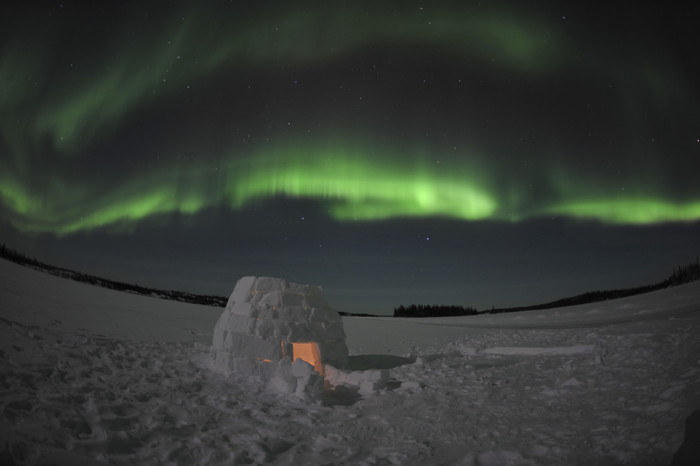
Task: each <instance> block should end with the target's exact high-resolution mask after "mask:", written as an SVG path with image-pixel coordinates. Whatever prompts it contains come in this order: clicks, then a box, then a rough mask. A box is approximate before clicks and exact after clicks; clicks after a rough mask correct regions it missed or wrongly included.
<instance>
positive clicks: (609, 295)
mask: <svg viewBox="0 0 700 466" xmlns="http://www.w3.org/2000/svg"><path fill="white" fill-rule="evenodd" d="M695 280H700V258H695V262H693V263H690V264H688V265H686V266H679V267H676V268H674V269H673V274H672V275H671V276H670V277H668V278H667V279H666V280H663V281H661V282H659V283H654V284H652V285H644V286H638V287H635V288H625V289H620V290H605V291H590V292H588V293H583V294H580V295H576V296H572V297H570V298H563V299H558V300H556V301H552V302H549V303H545V304H535V305H532V306H520V307H509V308H504V309H496V308H492V309H490V310H488V311H486V312H488V313H489V314H500V313H503V312H520V311H537V310H542V309H553V308H555V307H566V306H575V305H578V304H589V303H596V302H600V301H607V300H609V299H617V298H626V297H627V296H633V295H637V294H642V293H649V292H650V291H656V290H662V289H664V288H668V287H670V286H678V285H682V284H684V283H689V282H692V281H695Z"/></svg>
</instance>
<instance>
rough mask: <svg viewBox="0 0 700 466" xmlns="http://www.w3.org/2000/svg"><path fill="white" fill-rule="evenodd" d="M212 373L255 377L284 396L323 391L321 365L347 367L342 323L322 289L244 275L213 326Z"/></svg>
mask: <svg viewBox="0 0 700 466" xmlns="http://www.w3.org/2000/svg"><path fill="white" fill-rule="evenodd" d="M211 363H212V369H213V370H215V371H217V372H220V373H222V374H224V375H230V374H233V373H236V374H241V375H244V376H245V375H259V376H262V377H263V378H266V379H268V380H269V381H270V384H271V386H273V387H274V388H276V389H278V390H280V391H283V392H296V393H297V394H302V393H305V392H310V391H316V390H322V388H323V382H324V378H323V377H324V373H325V366H326V365H330V366H333V367H334V368H336V369H344V368H346V367H347V364H348V348H347V345H346V343H345V331H344V329H343V321H342V320H341V318H340V315H339V314H338V312H337V311H335V310H333V309H332V308H331V307H330V305H329V304H328V303H327V302H326V300H325V298H324V296H323V292H322V291H321V288H320V287H317V286H310V285H299V284H296V283H289V282H287V281H286V280H284V279H281V278H272V277H243V278H241V279H240V280H238V282H237V283H236V286H235V288H234V290H233V293H231V297H230V298H229V300H228V303H227V304H226V309H225V310H224V312H223V313H222V314H221V317H219V320H218V322H217V323H216V326H215V327H214V336H213V344H212V349H211Z"/></svg>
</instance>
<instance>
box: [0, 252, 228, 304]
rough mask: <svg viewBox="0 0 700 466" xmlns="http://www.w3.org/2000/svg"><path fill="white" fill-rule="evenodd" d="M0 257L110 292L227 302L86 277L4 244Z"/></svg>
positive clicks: (189, 301)
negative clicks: (109, 290) (106, 289)
mask: <svg viewBox="0 0 700 466" xmlns="http://www.w3.org/2000/svg"><path fill="white" fill-rule="evenodd" d="M0 257H4V258H5V259H7V260H10V261H12V262H15V263H17V264H20V265H24V266H28V267H32V268H34V269H37V270H42V271H44V272H48V273H50V274H51V275H56V276H57V277H62V278H68V279H70V280H75V281H77V282H81V283H88V284H90V285H97V286H101V287H102V288H109V289H111V290H117V291H126V292H127V293H134V294H139V295H143V296H152V297H154V298H161V299H168V300H171V301H181V302H184V303H192V304H203V305H205V306H215V307H225V306H226V303H227V301H228V298H225V297H223V296H208V295H198V294H193V293H187V292H185V291H174V290H158V289H154V288H147V287H145V286H140V285H135V284H131V283H124V282H119V281H116V280H109V279H107V278H100V277H96V276H94V275H88V274H86V273H83V272H77V271H75V270H70V269H64V268H62V267H56V266H55V265H50V264H46V263H44V262H41V261H38V260H37V259H34V258H33V257H28V256H25V255H24V254H22V253H20V252H18V251H16V250H14V249H12V248H8V247H7V246H5V244H3V245H2V247H0Z"/></svg>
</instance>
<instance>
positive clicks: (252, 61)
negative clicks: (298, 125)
mask: <svg viewBox="0 0 700 466" xmlns="http://www.w3.org/2000/svg"><path fill="white" fill-rule="evenodd" d="M309 5H311V4H309ZM323 5H324V6H319V4H313V6H314V8H301V7H300V6H299V5H298V4H295V5H294V7H293V8H290V7H289V6H287V7H286V8H284V9H280V10H279V11H273V12H271V11H270V9H269V8H260V10H256V11H255V12H253V13H255V14H257V15H258V16H256V17H253V18H252V19H250V15H243V16H245V18H247V19H246V20H243V19H241V20H236V21H233V22H232V21H231V19H230V17H226V16H224V15H219V14H218V13H217V12H215V11H210V10H207V9H206V7H202V6H200V5H196V6H186V7H180V8H179V9H177V8H176V9H175V10H176V11H174V12H171V13H170V14H169V16H168V18H167V20H163V21H161V22H159V23H157V27H152V24H151V23H148V22H146V21H145V20H143V19H138V18H144V17H145V16H144V15H142V14H138V13H139V12H134V14H131V15H128V16H129V18H131V19H130V21H127V22H126V23H125V24H121V25H119V26H118V27H116V29H112V30H109V31H108V32H105V33H104V36H100V34H99V31H96V30H90V31H87V32H85V33H83V34H84V35H80V33H77V34H78V37H77V38H76V37H73V38H72V39H71V40H72V42H70V41H69V42H70V43H69V45H72V46H74V47H75V48H76V49H80V45H81V44H82V43H83V42H84V41H89V40H95V41H98V42H100V47H97V48H96V51H93V52H91V55H89V56H87V57H83V56H80V54H77V55H78V57H79V58H78V60H77V61H76V62H75V63H73V58H72V57H71V56H70V53H69V52H66V51H64V49H63V48H61V49H60V50H59V49H58V48H57V46H53V45H52V44H54V43H55V44H62V40H63V39H65V38H64V37H63V36H64V35H65V30H63V29H58V28H55V27H54V26H52V24H50V23H46V24H44V23H41V21H42V20H41V19H40V18H37V17H35V16H33V15H32V16H29V17H27V18H25V19H24V20H22V19H21V18H19V19H17V18H4V19H3V20H0V26H3V29H4V30H6V31H14V32H15V36H13V40H10V41H8V42H7V43H4V44H2V49H0V82H2V83H3V86H2V87H0V143H1V145H0V150H2V151H3V153H2V154H1V155H2V157H1V158H0V213H1V214H2V216H3V217H4V219H7V221H8V222H9V223H10V224H11V225H13V226H14V227H15V228H16V229H18V230H20V231H22V232H25V233H30V234H38V233H48V234H54V235H58V236H63V235H69V234H74V233H78V232H87V231H91V230H95V229H100V228H108V229H110V230H118V231H130V230H132V229H133V228H134V227H135V226H136V225H137V224H138V223H139V222H141V221H143V220H145V219H148V218H153V217H156V216H159V215H166V214H173V213H179V214H183V215H192V214H196V213H198V212H202V211H204V210H206V209H210V208H216V207H222V206H224V207H227V208H230V209H240V208H242V207H243V206H245V205H249V204H250V203H251V202H253V201H256V200H264V199H268V198H272V197H277V196H284V197H288V198H294V199H311V200H315V201H318V202H319V203H321V204H323V205H324V206H325V207H326V210H327V211H328V213H329V214H330V215H331V216H332V217H333V218H334V219H336V220H338V221H353V220H358V221H368V220H381V219H389V218H396V217H409V218H416V217H431V216H440V217H448V218H454V219H459V220H467V221H477V220H487V219H490V220H498V221H520V220H525V219H529V218H533V217H542V216H551V215H556V216H565V217H571V218H581V219H590V220H595V221H600V222H603V223H609V224H653V223H659V222H687V221H697V220H699V219H700V198H687V197H686V198H683V199H678V198H677V197H674V196H671V195H669V194H668V193H667V192H666V191H667V190H665V189H664V186H650V187H646V188H644V189H642V188H640V189H638V190H637V191H634V192H633V193H632V194H629V193H615V194H611V192H610V190H609V189H608V190H606V189H605V187H603V188H597V187H596V183H591V182H589V183H586V182H585V181H582V180H567V182H566V183H562V181H561V179H560V176H559V175H558V174H556V173H554V172H551V173H550V172H547V170H546V169H543V171H544V175H541V176H540V177H539V178H535V177H534V176H533V175H532V174H528V173H522V174H520V175H521V176H520V177H519V178H518V180H517V182H515V183H509V182H508V181H506V180H504V179H503V176H504V175H503V174H502V173H501V172H503V171H505V170H507V168H504V167H497V166H495V165H494V164H492V163H489V162H488V160H489V155H490V154H488V151H487V150H473V151H470V152H467V153H464V154H462V155H463V156H464V157H463V160H462V161H460V163H459V166H445V165H446V164H445V165H442V166H438V165H436V164H434V163H429V162H427V161H435V160H436V159H437V158H439V157H436V156H435V154H433V153H431V151H432V149H434V148H427V149H425V150H422V151H415V150H414V151H411V150H406V149H398V148H397V147H381V144H375V143H371V142H372V141H370V142H368V143H366V144H364V145H362V146H358V145H352V144H350V145H349V144H347V142H346V141H341V140H330V141H328V142H326V143H318V142H316V143H314V144H301V143H298V142H295V141H291V142H290V141H287V142H286V143H285V142H282V143H277V145H276V146H274V147H272V148H269V147H268V148H257V149H256V150H253V151H249V152H247V153H243V154H241V153H240V152H241V151H240V150H238V149H231V150H230V153H229V154H228V156H224V160H223V163H220V164H219V167H218V168H217V167H213V166H212V163H211V162H199V163H195V162H189V164H184V165H182V166H179V167H170V166H167V167H155V170H154V171H153V172H149V173H131V174H130V175H129V176H127V177H125V178H124V180H123V181H121V182H119V180H104V179H100V178H99V176H97V175H96V176H95V179H92V180H85V179H75V178H72V177H71V174H70V167H65V166H63V165H62V164H61V161H62V160H63V161H65V159H69V160H70V161H71V162H76V163H78V162H80V161H81V160H85V159H87V158H89V157H90V154H91V152H90V150H93V149H95V148H96V147H98V148H99V147H103V145H101V144H103V143H104V142H105V141H109V138H110V137H113V136H114V134H115V133H117V132H118V131H119V130H120V128H121V127H122V125H123V124H124V123H125V122H126V121H127V120H128V119H129V117H131V116H132V115H134V114H136V113H137V112H139V111H142V110H143V109H144V108H148V107H149V106H150V105H152V104H154V102H155V103H156V104H157V103H158V102H162V101H163V100H164V99H165V97H166V96H175V95H179V94H181V93H182V92H183V90H184V89H186V88H187V86H188V85H189V84H190V83H196V82H198V81H206V79H208V78H215V79H216V78H219V79H221V78H222V77H225V76H227V73H235V72H236V71H237V70H246V71H250V70H252V71H251V72H252V73H261V72H264V71H265V70H266V69H267V68H266V67H269V66H272V65H275V66H279V65H289V66H292V65H299V66H313V65H314V64H317V63H323V62H327V61H329V60H334V59H338V60H340V59H342V58H343V57H347V56H348V55H349V54H352V53H355V52H360V51H362V50H363V49H367V48H369V47H382V46H384V47H388V48H390V47H395V46H403V47H411V46H415V45H427V46H429V47H432V48H434V49H439V50H441V51H442V52H444V54H445V55H446V56H449V57H451V58H452V59H454V60H460V61H462V62H468V63H470V64H473V66H474V67H475V68H476V67H479V66H484V65H487V66H489V67H493V68H494V69H498V70H499V72H502V73H505V74H506V75H516V74H517V75H519V76H526V77H529V78H533V77H539V76H543V75H556V74H557V73H559V72H563V71H562V70H567V71H571V70H572V69H578V68H577V65H575V63H576V60H577V58H576V57H578V56H579V55H577V54H576V53H573V50H574V48H573V46H572V44H571V43H569V41H568V39H567V36H566V34H563V33H562V31H561V30H560V29H559V28H558V27H557V26H556V25H552V24H551V23H545V22H543V21H542V20H541V19H538V18H537V17H534V16H532V15H529V14H528V12H527V11H523V10H520V11H519V12H512V13H511V14H505V13H503V12H501V11H498V9H497V8H494V9H488V8H481V7H479V8H476V7H467V6H465V7H464V8H462V9H455V8H450V9H446V8H426V9H425V11H423V10H420V11H419V10H418V7H417V6H418V5H417V4H411V8H406V9H400V10H399V11H398V13H397V12H396V11H394V8H393V7H392V6H391V5H385V4H384V3H383V2H366V3H363V5H364V7H365V8H355V7H352V8H350V7H344V6H342V5H335V4H334V5H330V4H328V5H326V4H323ZM307 6H308V5H307ZM354 6H357V5H354ZM414 7H415V8H414ZM272 10H275V8H272ZM246 13H249V12H246ZM516 13H518V14H516ZM319 24H323V25H324V26H325V27H323V28H319V27H318V26H319ZM94 27H95V28H96V27H98V26H94ZM43 29H46V30H48V31H50V32H51V31H53V33H54V35H55V37H54V39H55V40H45V39H44V40H40V39H36V38H34V33H35V32H36V31H37V30H43ZM74 30H79V31H81V30H82V29H80V28H77V29H74ZM71 34H74V33H71ZM98 39H99V40H98ZM102 42H104V43H102ZM68 48H69V47H66V50H67V49H68ZM569 56H571V57H573V58H569ZM616 59H617V56H616ZM74 65H75V66H74ZM616 65H617V61H616ZM664 69H665V68H664V67H656V66H655V67H652V66H650V65H646V68H642V69H641V70H640V69H638V68H635V67H634V66H633V65H630V63H629V62H627V61H624V60H622V61H621V62H620V64H619V68H618V71H617V72H616V73H615V76H618V78H616V79H617V80H618V81H619V82H623V80H626V79H627V77H628V76H640V79H639V81H640V82H641V83H642V84H639V85H638V86H640V89H636V88H635V89H633V90H632V91H629V92H630V95H631V96H632V97H630V98H629V99H628V100H629V101H630V102H634V101H635V99H634V98H633V97H635V96H637V95H638V94H642V93H645V92H647V91H651V94H653V95H654V96H655V98H656V100H658V101H659V102H666V103H667V105H668V106H669V107H671V108H673V106H672V104H677V103H678V102H679V101H681V100H685V101H693V99H687V98H686V97H685V94H686V93H685V92H684V91H683V92H682V91H681V90H674V87H673V86H669V85H667V83H668V82H676V83H677V82H678V80H676V79H674V78H675V77H674V76H672V75H671V71H664ZM669 69H671V68H670V67H669ZM586 72H587V73H589V74H595V73H597V72H596V71H586ZM600 73H601V74H602V73H604V71H601V72H600ZM193 85H194V84H193ZM620 87H624V86H620ZM676 87H677V88H678V89H684V88H683V87H682V86H676ZM630 107H631V108H634V107H633V106H632V105H630ZM359 140H366V139H363V138H359ZM411 152H413V153H411ZM387 154H388V155H387ZM394 154H401V156H400V157H399V156H396V155H394ZM392 155H393V157H392ZM420 160H422V161H423V162H419V161H420ZM44 162H48V163H49V164H50V165H51V166H50V167H49V168H48V169H47V170H48V171H49V172H50V173H40V174H37V173H36V172H37V171H38V170H37V167H39V166H41V167H42V168H44V165H43V164H44ZM56 167H59V169H56ZM134 170H139V168H134ZM572 176H573V175H572ZM589 180H590V177H589ZM106 181H111V184H110V183H107V182H106ZM643 181H644V180H640V183H641V182H643ZM103 182H104V183H103ZM115 183H118V184H115ZM530 184H539V185H543V191H544V192H545V193H547V194H548V195H547V196H546V198H545V199H538V200H537V201H535V200H533V199H532V198H531V197H529V196H530V195H529V194H528V191H527V189H525V187H526V186H528V185H530ZM567 184H568V185H576V186H577V187H578V188H577V189H576V190H575V191H571V190H569V189H567V188H566V187H565V186H564V185H567ZM503 186H509V192H508V193H504V192H503V191H504V190H503ZM687 196H691V197H692V196H698V192H697V190H696V191H695V192H694V193H693V194H689V195H687Z"/></svg>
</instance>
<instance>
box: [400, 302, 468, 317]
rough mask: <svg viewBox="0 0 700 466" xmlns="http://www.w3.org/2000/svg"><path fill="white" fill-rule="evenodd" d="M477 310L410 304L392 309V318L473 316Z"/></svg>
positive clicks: (462, 307)
mask: <svg viewBox="0 0 700 466" xmlns="http://www.w3.org/2000/svg"><path fill="white" fill-rule="evenodd" d="M476 314H477V310H476V309H474V308H471V307H464V306H454V305H452V306H442V305H432V306H431V305H425V304H418V305H416V304H411V305H410V306H408V307H405V306H399V307H395V308H394V317H453V316H473V315H476Z"/></svg>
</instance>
